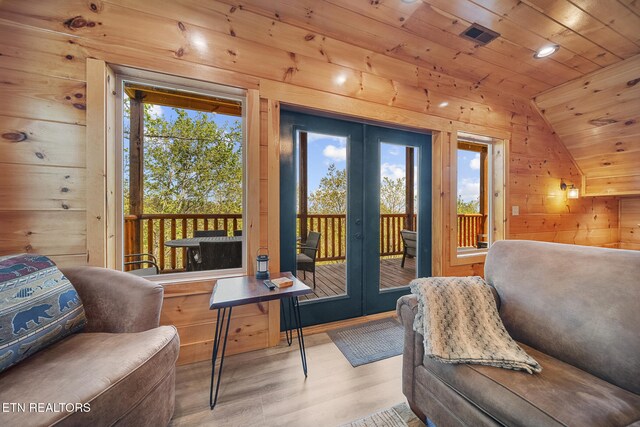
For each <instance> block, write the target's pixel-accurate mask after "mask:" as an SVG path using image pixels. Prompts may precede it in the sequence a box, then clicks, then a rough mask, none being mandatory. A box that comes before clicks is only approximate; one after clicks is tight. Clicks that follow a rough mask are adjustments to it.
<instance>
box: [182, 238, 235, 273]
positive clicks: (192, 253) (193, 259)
mask: <svg viewBox="0 0 640 427" xmlns="http://www.w3.org/2000/svg"><path fill="white" fill-rule="evenodd" d="M226 235H227V230H195V231H194V232H193V237H226ZM187 252H188V253H187V258H188V259H189V264H190V265H189V268H191V269H192V270H197V269H198V268H197V267H198V263H199V262H200V249H199V248H192V249H187Z"/></svg>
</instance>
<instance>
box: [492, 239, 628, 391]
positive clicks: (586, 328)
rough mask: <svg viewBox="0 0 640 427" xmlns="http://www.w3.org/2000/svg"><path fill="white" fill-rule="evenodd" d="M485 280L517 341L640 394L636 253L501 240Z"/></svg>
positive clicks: (508, 328)
mask: <svg viewBox="0 0 640 427" xmlns="http://www.w3.org/2000/svg"><path fill="white" fill-rule="evenodd" d="M485 280H486V281H487V283H489V284H490V285H492V286H494V287H495V288H496V290H497V291H498V295H499V296H500V317H501V318H502V320H503V322H504V325H505V327H506V328H507V331H509V333H510V334H511V336H512V337H513V338H514V339H515V340H517V341H520V342H523V343H524V344H527V345H529V346H531V347H534V348H536V349H538V350H540V351H542V352H544V353H547V354H549V355H551V356H553V357H555V358H557V359H559V360H562V361H564V362H567V363H569V364H571V365H574V366H576V367H578V368H580V369H582V370H584V371H587V372H589V373H591V374H593V375H595V376H598V377H600V378H602V379H604V380H606V381H608V382H611V383H613V384H616V385H617V386H619V387H622V388H624V389H626V390H629V391H631V392H634V393H636V394H640V251H628V250H620V249H605V248H597V247H589V246H576V245H564V244H558V243H546V242H531V241H521V240H520V241H518V240H505V241H499V242H496V243H495V244H494V245H493V246H492V247H491V249H490V250H489V253H488V255H487V259H486V263H485ZM543 368H544V367H543Z"/></svg>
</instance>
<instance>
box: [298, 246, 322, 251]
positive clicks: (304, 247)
mask: <svg viewBox="0 0 640 427" xmlns="http://www.w3.org/2000/svg"><path fill="white" fill-rule="evenodd" d="M298 249H311V250H312V251H315V252H318V248H316V247H313V246H305V245H298Z"/></svg>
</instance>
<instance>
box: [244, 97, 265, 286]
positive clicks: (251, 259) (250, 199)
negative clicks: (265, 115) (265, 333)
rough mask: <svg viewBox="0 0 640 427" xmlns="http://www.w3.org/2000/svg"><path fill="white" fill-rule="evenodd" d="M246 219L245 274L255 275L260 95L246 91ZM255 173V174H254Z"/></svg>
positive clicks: (258, 217) (259, 243)
mask: <svg viewBox="0 0 640 427" xmlns="http://www.w3.org/2000/svg"><path fill="white" fill-rule="evenodd" d="M246 108H247V113H246V116H245V120H246V122H247V123H246V146H245V147H246V150H247V154H246V162H247V163H246V165H245V168H246V171H247V172H246V173H245V178H246V179H247V184H246V190H245V191H246V192H247V194H246V196H245V197H246V209H247V212H246V218H247V222H248V224H247V225H248V226H247V227H244V228H246V230H247V232H246V234H245V235H246V236H247V274H249V275H252V274H255V267H256V263H255V259H256V254H257V252H258V248H259V247H260V246H261V244H262V242H261V241H260V234H261V232H262V228H261V227H260V217H261V214H260V197H261V194H260V174H259V170H260V162H261V159H260V132H261V130H260V95H259V93H258V91H257V90H255V89H251V90H248V91H247V99H246ZM256 172H257V173H256Z"/></svg>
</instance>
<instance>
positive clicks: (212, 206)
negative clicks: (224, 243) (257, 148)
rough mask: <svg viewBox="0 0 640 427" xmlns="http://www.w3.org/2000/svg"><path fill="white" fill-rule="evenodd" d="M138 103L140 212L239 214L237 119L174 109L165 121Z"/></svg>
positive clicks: (240, 170)
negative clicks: (216, 119) (141, 147)
mask: <svg viewBox="0 0 640 427" xmlns="http://www.w3.org/2000/svg"><path fill="white" fill-rule="evenodd" d="M144 107H145V108H144V116H145V117H144V120H145V129H144V211H145V213H240V212H242V151H241V147H242V145H241V141H242V130H241V122H240V121H239V120H238V121H235V122H232V123H231V124H227V125H226V126H222V127H220V126H218V125H217V124H216V123H215V122H214V121H213V115H212V114H206V113H197V114H195V115H189V114H188V113H187V110H183V109H178V108H174V109H173V111H174V112H175V114H176V116H177V117H176V118H175V120H171V121H169V120H167V119H165V118H164V117H163V116H158V115H154V114H152V112H151V105H149V104H145V105H144ZM125 131H126V130H125ZM126 157H127V156H126V155H125V158H126ZM127 166H128V165H125V179H127V178H128V174H127V173H126V171H127V170H128V167H127ZM125 188H127V186H125ZM125 198H126V196H125Z"/></svg>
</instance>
